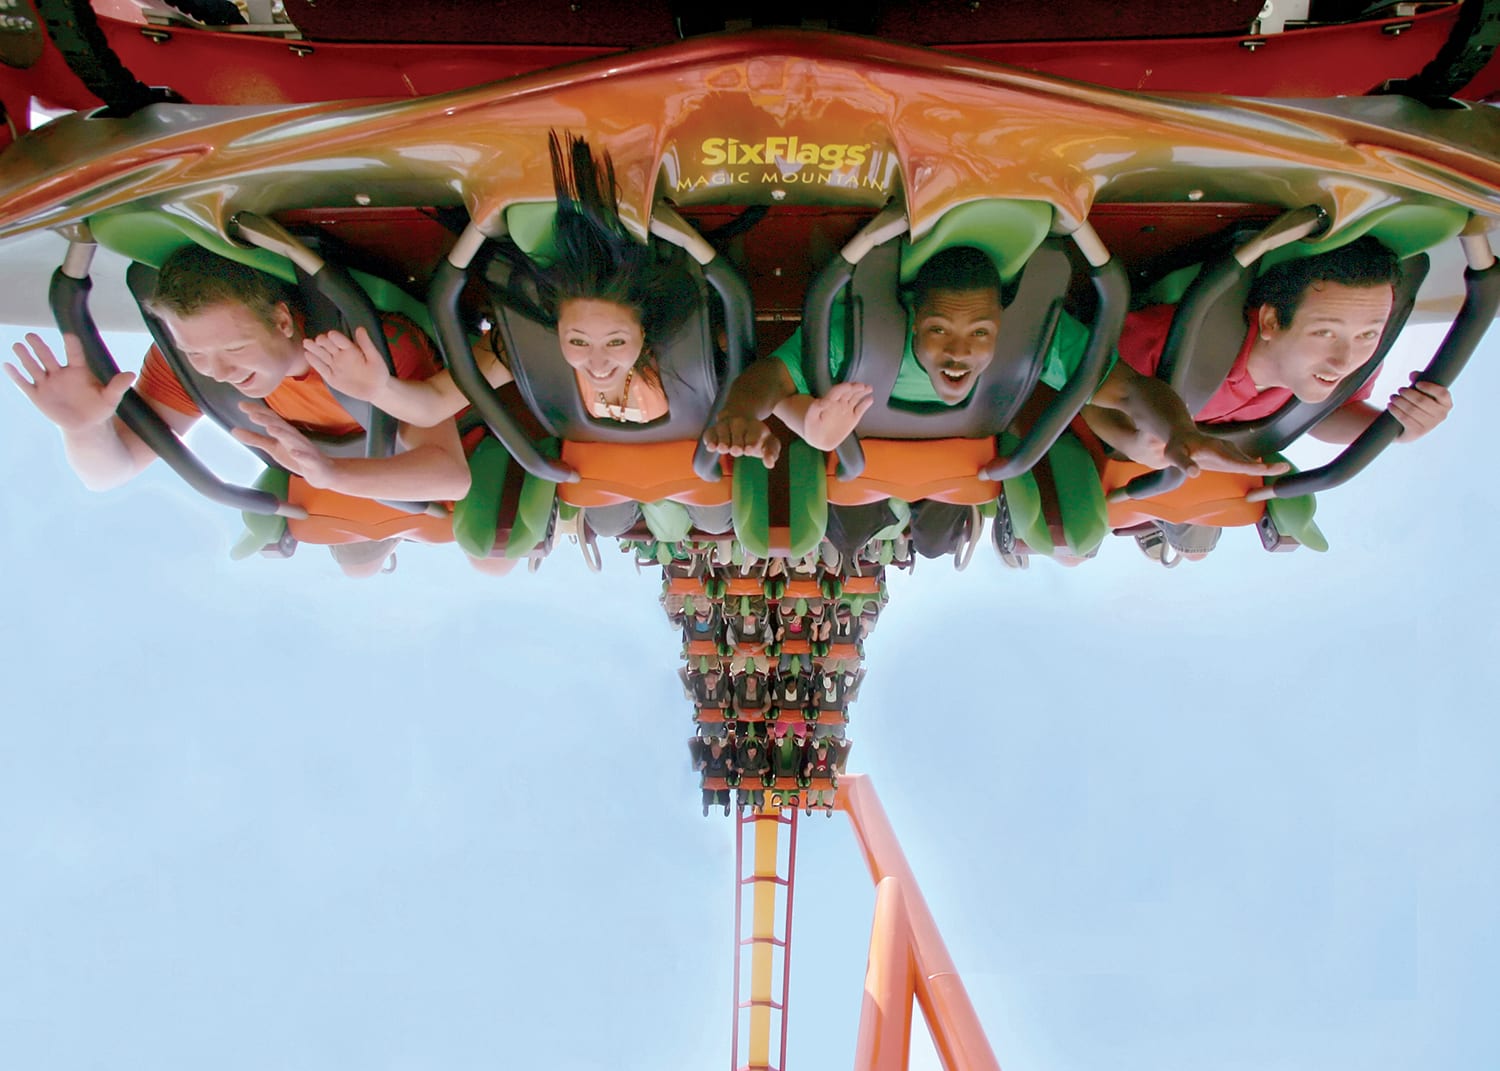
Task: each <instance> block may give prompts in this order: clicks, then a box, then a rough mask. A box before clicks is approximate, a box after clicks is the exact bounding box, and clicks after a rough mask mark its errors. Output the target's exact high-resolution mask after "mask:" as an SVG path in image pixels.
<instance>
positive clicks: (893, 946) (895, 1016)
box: [854, 878, 916, 1071]
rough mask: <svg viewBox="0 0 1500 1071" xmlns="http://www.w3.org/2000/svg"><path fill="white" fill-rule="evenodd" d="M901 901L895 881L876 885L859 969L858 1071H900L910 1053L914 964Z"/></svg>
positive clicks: (856, 1063) (914, 981) (888, 880)
mask: <svg viewBox="0 0 1500 1071" xmlns="http://www.w3.org/2000/svg"><path fill="white" fill-rule="evenodd" d="M903 900H904V897H903V894H902V891H901V885H900V883H899V881H898V880H897V879H896V878H886V879H884V880H883V881H881V882H880V883H878V884H877V885H876V887H875V919H874V921H873V922H872V923H871V925H870V963H869V966H868V967H866V968H865V999H864V1006H863V1007H862V1008H861V1010H860V1013H859V1040H858V1041H857V1042H856V1043H855V1046H854V1066H855V1067H856V1068H858V1069H859V1071H905V1069H906V1065H907V1060H908V1058H909V1055H910V1053H911V1011H912V993H913V992H914V990H915V988H916V977H915V969H916V965H915V964H914V963H913V961H912V954H911V936H910V935H911V923H910V921H909V920H908V919H907V917H906V905H905V903H904V902H903Z"/></svg>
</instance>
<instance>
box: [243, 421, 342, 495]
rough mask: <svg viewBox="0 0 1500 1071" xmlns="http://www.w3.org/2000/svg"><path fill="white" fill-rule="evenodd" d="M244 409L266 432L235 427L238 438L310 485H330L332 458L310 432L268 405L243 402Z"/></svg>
mask: <svg viewBox="0 0 1500 1071" xmlns="http://www.w3.org/2000/svg"><path fill="white" fill-rule="evenodd" d="M240 409H241V410H242V411H243V412H244V413H245V415H246V416H248V417H249V418H250V419H251V420H253V421H255V423H257V424H259V425H260V426H261V427H262V428H264V429H265V431H266V433H265V434H264V435H261V434H258V433H256V432H253V431H250V430H248V429H246V428H235V429H234V431H233V433H232V434H233V435H234V437H235V438H236V439H238V440H239V441H240V442H242V443H244V444H245V445H246V446H250V447H254V448H255V449H257V450H260V451H262V452H263V453H265V454H267V455H269V456H270V458H271V459H272V460H273V461H275V462H276V464H278V465H280V466H281V467H282V468H284V469H286V470H287V471H288V472H295V473H296V474H297V475H298V476H301V477H302V478H303V479H304V480H306V481H307V482H308V484H309V485H311V486H313V487H328V486H329V484H330V481H331V479H332V474H333V471H334V465H333V463H332V459H330V458H329V457H327V456H326V455H325V454H324V453H323V452H322V451H321V450H319V449H318V448H317V447H316V446H315V445H313V443H312V441H311V440H310V439H308V437H307V436H306V435H303V434H302V433H301V432H300V431H298V430H297V429H296V428H294V427H292V426H291V425H290V424H288V423H287V422H286V421H285V420H283V419H282V418H281V417H279V416H277V415H276V414H275V413H273V412H272V411H271V410H270V409H269V408H267V407H266V406H264V405H257V404H255V403H253V402H241V403H240Z"/></svg>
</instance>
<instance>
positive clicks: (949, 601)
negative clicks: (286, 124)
mask: <svg viewBox="0 0 1500 1071" xmlns="http://www.w3.org/2000/svg"><path fill="white" fill-rule="evenodd" d="M1496 350H1497V346H1496V343H1495V337H1494V336H1493V335H1492V336H1491V338H1490V340H1489V341H1488V343H1487V344H1486V346H1485V347H1484V349H1483V350H1482V351H1481V353H1480V355H1479V357H1478V359H1477V360H1476V364H1475V367H1474V368H1473V369H1472V370H1471V371H1470V372H1469V373H1468V374H1467V376H1466V378H1465V380H1464V381H1463V382H1462V383H1461V389H1460V391H1459V405H1458V409H1457V411H1456V412H1455V414H1454V416H1453V418H1452V420H1451V421H1450V423H1449V424H1448V425H1447V426H1446V427H1444V428H1443V429H1441V431H1440V432H1439V433H1438V434H1436V435H1434V436H1433V437H1432V438H1431V439H1430V440H1428V441H1425V442H1423V443H1420V444H1417V445H1414V446H1409V447H1398V448H1393V449H1392V451H1391V452H1390V453H1389V454H1388V455H1387V456H1386V457H1384V458H1382V459H1381V460H1380V461H1379V462H1378V463H1377V465H1376V466H1375V467H1374V468H1373V469H1372V470H1371V471H1370V472H1369V473H1367V474H1366V476H1365V477H1364V478H1363V479H1362V480H1361V481H1360V482H1359V484H1357V485H1352V486H1351V487H1349V488H1346V489H1344V490H1341V491H1337V492H1333V493H1331V494H1328V495H1326V496H1325V498H1324V501H1323V504H1322V506H1321V508H1320V511H1319V519H1320V521H1321V522H1322V524H1323V527H1324V529H1325V531H1326V532H1327V533H1328V535H1329V537H1330V539H1331V540H1332V542H1333V550H1332V551H1331V552H1330V553H1329V554H1327V555H1321V556H1320V555H1315V554H1312V553H1309V552H1305V551H1304V552H1298V553H1296V554H1292V555H1268V554H1265V553H1263V552H1262V551H1260V549H1259V545H1258V541H1257V540H1256V539H1255V537H1254V536H1253V535H1252V534H1251V533H1249V532H1243V531H1242V532H1232V533H1229V534H1228V535H1226V537H1225V539H1224V544H1223V547H1222V548H1221V550H1220V551H1219V552H1217V553H1216V554H1215V555H1213V556H1212V557H1211V558H1210V559H1209V560H1208V561H1206V562H1203V563H1200V564H1190V565H1185V566H1183V567H1182V568H1179V569H1177V570H1175V571H1172V572H1167V571H1164V570H1162V569H1160V568H1159V567H1157V566H1155V565H1153V564H1151V563H1149V562H1147V561H1146V560H1145V559H1144V558H1142V557H1141V556H1140V555H1139V554H1138V553H1137V552H1136V550H1135V549H1134V547H1133V545H1131V544H1129V543H1126V542H1124V541H1114V542H1113V543H1112V544H1110V545H1107V546H1106V547H1105V549H1104V552H1103V553H1102V554H1101V556H1100V558H1099V559H1098V560H1097V561H1094V562H1091V563H1089V564H1087V565H1085V566H1084V567H1082V568H1080V569H1077V570H1072V571H1068V570H1063V569H1059V568H1056V567H1053V566H1052V565H1051V564H1050V563H1046V562H1042V563H1039V564H1037V565H1036V566H1035V567H1034V568H1033V569H1032V570H1031V571H1030V572H1028V573H1022V574H1017V573H1012V572H1008V571H1005V570H1003V569H1002V568H1001V567H1000V566H999V565H998V563H997V562H996V561H995V560H994V557H993V555H992V554H990V553H989V552H988V551H987V549H986V551H984V552H982V553H981V554H980V555H979V556H978V558H977V560H976V562H975V564H974V566H973V567H972V568H971V569H970V571H969V572H967V573H965V574H962V575H959V574H956V573H954V572H953V570H952V569H951V568H949V567H948V566H946V565H940V564H936V563H923V565H922V567H921V568H920V569H919V570H918V572H917V574H916V575H915V576H914V577H913V578H911V579H909V580H908V579H906V578H897V579H896V581H895V582H894V583H893V585H892V587H893V592H892V595H893V598H892V603H891V606H890V607H889V609H888V611H887V612H886V614H885V615H884V616H883V618H882V620H881V624H880V628H879V630H878V631H877V632H876V633H875V635H874V636H873V637H872V638H871V640H870V642H869V644H868V650H867V654H868V664H869V678H868V680H867V683H866V684H865V687H864V690H863V695H862V698H861V699H860V701H859V702H858V703H857V704H856V705H855V708H854V711H853V725H852V727H851V735H852V736H853V738H854V739H855V741H856V744H855V749H854V753H853V757H852V760H851V767H852V768H854V769H858V770H860V771H864V772H868V773H870V774H872V775H873V777H874V779H875V782H876V785H877V787H878V788H879V790H880V792H881V795H882V797H883V799H884V801H885V805H886V808H887V810H888V811H889V813H890V815H891V818H892V820H893V821H894V823H895V825H896V827H897V829H898V832H899V833H900V834H901V835H902V837H903V841H904V844H905V846H906V849H907V852H908V855H909V856H910V858H911V860H912V862H913V864H914V866H915V868H916V870H917V873H918V876H919V877H920V878H921V880H922V882H923V884H924V890H925V892H926V894H927V898H928V901H929V903H930V905H931V907H932V909H933V911H934V913H935V915H936V917H937V919H938V922H939V924H940V926H941V927H942V928H943V931H944V933H945V935H946V936H947V939H948V942H949V946H950V949H951V951H952V952H953V954H954V956H955V958H956V960H957V963H958V966H959V968H960V970H961V972H962V973H963V975H964V977H965V980H966V982H967V984H968V987H969V991H970V993H971V995H972V996H973V998H974V1001H975V1003H976V1005H977V1006H978V1008H979V1011H980V1014H981V1016H982V1018H983V1019H984V1021H985V1023H986V1024H987V1026H988V1028H989V1031H990V1037H991V1041H992V1043H993V1046H994V1049H995V1052H996V1054H997V1056H998V1057H999V1059H1000V1062H1001V1064H1002V1066H1003V1067H1005V1068H1006V1069H1007V1071H1044V1069H1045V1071H1094V1069H1097V1068H1101V1067H1110V1068H1112V1069H1115V1071H1134V1069H1140V1071H1147V1069H1151V1071H1156V1069H1161V1068H1179V1067H1180V1068H1188V1067H1192V1068H1214V1069H1239V1068H1246V1069H1249V1068H1256V1069H1260V1068H1266V1067H1274V1068H1278V1069H1288V1071H1290V1069H1304V1068H1305V1069H1308V1071H1314V1069H1316V1071H1323V1069H1326V1068H1330V1067H1334V1068H1339V1067H1361V1068H1367V1069H1382V1068H1389V1069H1398V1068H1399V1069H1406V1068H1410V1067H1413V1066H1425V1067H1437V1068H1484V1067H1496V1066H1500V1018H1497V1017H1496V1016H1495V1014H1494V1008H1495V1007H1496V1006H1497V1005H1500V932H1497V921H1500V908H1497V904H1500V853H1497V851H1496V847H1497V842H1496V833H1495V830H1496V828H1497V827H1500V788H1497V777H1496V756H1497V755H1500V728H1497V723H1496V719H1495V717H1494V707H1495V703H1494V699H1493V696H1494V694H1495V692H1496V686H1497V684H1500V669H1497V661H1500V660H1497V658H1496V650H1497V639H1500V629H1497V626H1496V619H1495V611H1494V605H1495V603H1496V597H1497V594H1500V583H1497V581H1496V569H1495V565H1494V562H1493V559H1492V557H1491V554H1492V551H1491V549H1490V545H1489V540H1490V538H1491V536H1492V534H1493V533H1494V532H1495V530H1496V527H1497V521H1500V506H1497V500H1496V495H1495V493H1494V490H1493V482H1492V480H1491V479H1490V477H1489V476H1488V474H1487V473H1485V472H1484V470H1483V466H1484V465H1485V464H1486V463H1487V461H1488V456H1489V451H1490V450H1491V449H1492V448H1493V446H1492V442H1491V440H1490V439H1489V438H1488V436H1489V435H1490V434H1492V431H1491V425H1492V414H1491V413H1490V412H1489V410H1488V404H1489V403H1488V402H1487V399H1491V398H1495V397H1497V396H1500V369H1497V367H1496V365H1497V361H1496V358H1497V357H1500V353H1497V352H1496ZM1398 373H1399V370H1398ZM1398 377H1399V376H1393V377H1390V378H1398ZM0 388H3V389H0V480H3V486H4V488H5V494H4V496H3V497H0V541H3V551H4V558H3V560H4V563H5V564H4V566H3V567H0V599H3V603H4V605H5V607H6V610H7V612H6V614H5V616H4V618H3V624H0V630H3V633H0V640H3V645H0V650H3V651H4V660H5V668H6V673H5V675H4V684H3V686H0V687H3V689H4V692H3V700H0V710H3V711H4V717H3V723H0V724H3V725H4V727H5V741H4V746H3V747H0V861H3V862H0V1067H4V1068H6V1069H7V1071H73V1069H83V1068H95V1067H151V1068H154V1069H159V1071H172V1069H179V1068H181V1069H194V1071H196V1069H198V1068H201V1067H205V1066H212V1067H216V1068H222V1069H238V1068H244V1069H246V1071H251V1069H254V1071H261V1069H264V1068H267V1067H276V1068H280V1069H287V1071H294V1069H303V1068H306V1069H309V1071H313V1069H318V1071H322V1069H326V1068H329V1067H361V1068H370V1069H384V1068H390V1069H405V1068H435V1067H442V1068H445V1069H461V1068H470V1067H474V1068H478V1067H497V1066H498V1067H548V1068H556V1069H568V1071H571V1069H594V1068H600V1069H602V1068H610V1069H612V1071H615V1069H641V1071H647V1069H650V1071H658V1069H661V1068H723V1067H725V1066H726V1065H727V1063H728V1048H729V1025H730V1019H729V1010H728V1009H729V1003H730V1001H729V989H730V954H731V941H732V933H731V928H732V894H731V889H732V885H731V883H732V880H733V874H732V870H733V841H732V835H731V829H732V827H731V824H730V823H729V822H727V821H724V820H718V819H715V820H704V819H702V818H701V817H700V816H699V813H698V805H697V798H696V795H697V794H696V788H695V784H694V781H693V777H692V775H691V774H690V773H689V771H688V768H687V752H686V749H685V746H684V742H685V740H686V738H687V736H688V735H689V733H690V724H689V708H688V706H687V704H686V702H685V701H684V700H683V699H682V698H681V694H680V691H679V690H678V687H677V684H676V679H675V673H674V671H675V668H676V664H677V662H676V651H677V641H676V639H675V638H674V636H673V634H672V632H671V631H670V630H669V629H668V628H667V627H666V624H665V622H664V620H663V619H662V617H661V614H660V611H659V609H658V607H657V604H656V601H655V594H656V589H657V585H656V582H655V581H654V580H653V579H652V578H651V577H648V576H640V577H638V576H637V575H636V574H635V571H634V570H633V569H632V568H631V566H630V565H629V563H628V561H627V560H626V559H624V558H623V557H617V556H615V555H614V554H612V553H611V554H610V555H608V556H607V558H606V571H605V573H604V574H603V575H601V576H591V575H588V574H586V573H585V572H584V570H583V569H582V567H581V563H580V562H579V561H578V560H577V559H576V558H575V556H574V552H573V551H572V549H571V548H567V547H563V548H559V550H558V552H557V553H556V554H555V555H554V557H553V559H552V560H551V561H549V562H548V563H547V565H546V566H545V568H544V569H543V571H542V572H541V573H540V574H539V575H537V576H535V577H527V576H512V577H510V578H507V579H504V580H498V581H497V580H491V579H488V578H484V577H480V576H477V575H475V574H472V573H471V572H470V571H469V570H468V569H467V568H466V567H465V566H464V565H463V564H462V563H461V561H460V560H459V555H458V554H457V552H456V551H453V550H452V548H435V549H423V548H416V549H413V550H411V551H409V552H403V553H402V555H401V565H400V568H399V570H398V571H397V572H396V573H395V574H394V575H392V576H388V577H381V578H378V579H376V580H374V581H370V582H366V583H354V582H349V581H345V580H344V579H343V578H342V577H340V576H339V575H338V574H337V572H336V570H335V569H334V567H333V564H332V562H331V561H330V560H329V559H328V557H327V556H326V554H323V553H321V552H318V551H316V550H313V549H311V548H306V549H304V550H303V552H301V553H299V554H298V555H297V556H296V557H295V558H294V559H292V560H290V561H284V562H274V561H263V560H259V559H257V560H252V561H249V562H244V563H238V564H235V563H231V562H229V561H228V560H227V557H226V553H225V552H226V549H227V547H228V545H229V544H230V543H231V542H232V540H233V538H234V537H235V534H236V531H237V521H236V518H234V517H232V516H229V515H226V514H225V513H224V512H223V511H221V510H218V509H216V508H214V507H211V506H209V505H206V504H203V503H199V502H197V501H194V500H193V499H192V498H191V497H189V496H188V495H187V494H186V493H185V492H184V491H182V490H181V489H179V487H178V486H177V485H176V484H175V483H174V480H173V479H172V478H171V477H169V476H168V475H167V474H166V473H164V472H153V473H151V474H149V475H148V476H146V477H144V478H143V479H142V480H141V481H139V482H138V483H137V484H135V485H133V486H132V487H130V488H128V489H125V490H121V491H118V492H114V493H111V494H108V495H102V496H101V495H92V494H89V493H87V492H85V491H84V490H83V489H82V488H81V487H80V486H79V485H78V484H77V482H76V481H75V480H74V479H73V478H72V477H71V475H70V474H69V472H68V471H67V469H66V466H65V464H64V462H63V460H62V457H61V453H60V450H59V448H58V443H57V438H56V435H55V434H54V433H53V432H52V431H51V430H50V429H49V428H48V427H47V426H46V425H45V424H43V422H42V421H41V420H40V418H38V417H36V416H35V414H33V413H32V412H30V411H29V410H28V408H27V407H26V405H25V403H24V401H23V399H22V398H21V397H20V396H19V394H18V393H17V392H15V391H14V390H12V389H10V387H9V386H8V384H0ZM231 456H232V455H231ZM241 472H242V473H243V468H241ZM871 904H872V894H871V891H870V888H869V883H868V880H867V877H866V875H865V872H864V870H863V867H862V864H861V862H860V860H859V858H858V856H857V853H856V851H855V847H854V844H853V839H852V836H851V834H850V833H849V831H848V828H847V825H846V824H845V823H844V821H843V820H842V819H834V820H832V821H827V820H824V819H822V818H817V817H814V818H813V819H810V820H808V822H807V823H806V825H805V834H804V838H803V841H802V843H801V846H800V867H799V887H798V918H797V928H796V934H795V949H794V964H793V970H794V980H793V987H792V988H793V1005H794V1007H793V1012H792V1054H791V1055H792V1059H791V1061H790V1063H789V1066H790V1067H791V1068H794V1069H796V1068H825V1067H848V1066H850V1064H851V1062H852V1052H853V1041H854V1033H855V1026H856V1021H857V1017H858V1009H859V1001H860V987H861V983H862V979H863V972H864V962H865V945H866V941H867V939H868V927H869V919H870V908H871ZM914 1066H917V1067H935V1066H936V1064H935V1063H934V1062H932V1060H931V1058H930V1057H927V1058H925V1059H924V1058H919V1059H918V1060H917V1061H915V1062H914Z"/></svg>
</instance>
